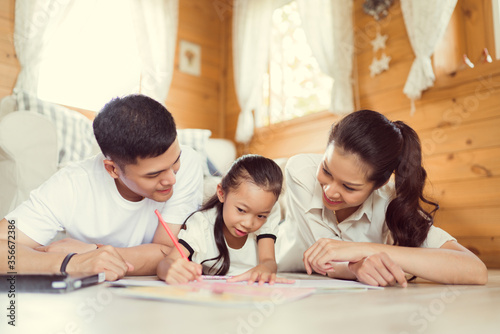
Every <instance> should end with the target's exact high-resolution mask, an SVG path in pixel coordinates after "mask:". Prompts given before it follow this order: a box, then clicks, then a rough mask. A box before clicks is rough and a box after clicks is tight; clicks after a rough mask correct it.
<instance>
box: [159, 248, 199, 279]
mask: <svg viewBox="0 0 500 334" xmlns="http://www.w3.org/2000/svg"><path fill="white" fill-rule="evenodd" d="M180 246H181V249H182V251H183V252H184V254H186V256H189V251H188V250H187V249H186V248H185V247H184V246H183V245H180ZM156 274H157V276H158V278H160V279H161V280H164V281H165V282H167V283H168V284H182V283H188V282H190V281H194V280H201V274H202V266H201V265H200V264H198V263H194V262H192V261H189V260H186V259H184V258H182V256H181V254H180V253H179V251H178V250H177V248H172V249H171V250H170V253H168V255H167V256H166V257H165V258H164V259H163V260H161V261H160V262H159V263H158V267H157V270H156Z"/></svg>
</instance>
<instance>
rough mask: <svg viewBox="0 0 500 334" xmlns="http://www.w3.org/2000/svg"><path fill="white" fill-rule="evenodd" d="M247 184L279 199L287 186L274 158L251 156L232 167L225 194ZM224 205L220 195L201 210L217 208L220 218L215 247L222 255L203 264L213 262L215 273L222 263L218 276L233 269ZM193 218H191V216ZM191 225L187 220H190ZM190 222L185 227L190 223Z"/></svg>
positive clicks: (241, 159)
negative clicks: (226, 234)
mask: <svg viewBox="0 0 500 334" xmlns="http://www.w3.org/2000/svg"><path fill="white" fill-rule="evenodd" d="M243 182H252V183H253V184H255V185H257V186H258V187H260V188H261V189H263V190H265V191H270V192H272V193H273V194H274V195H275V196H276V200H278V198H279V196H280V194H281V187H282V185H283V173H282V172H281V169H280V167H279V166H278V165H277V164H276V163H275V162H274V161H273V160H271V159H268V158H265V157H263V156H260V155H255V154H249V155H244V156H242V157H240V158H238V159H237V160H236V161H235V162H234V163H233V164H232V166H231V168H230V169H229V171H228V172H227V174H226V175H225V176H224V177H223V178H222V180H221V187H222V190H223V191H224V194H225V195H226V194H228V193H229V192H230V191H233V190H236V189H238V187H239V185H240V184H241V183H243ZM223 207H224V203H221V202H220V201H219V198H218V197H217V194H215V195H213V196H212V197H211V198H210V199H209V200H208V201H207V202H206V203H205V204H203V206H202V207H201V208H200V210H199V211H206V210H209V209H212V208H217V217H216V219H215V224H214V236H215V244H216V245H217V249H218V250H219V255H218V256H216V257H214V258H211V259H206V260H204V261H202V262H201V263H202V264H203V263H204V262H206V261H213V260H215V263H214V264H213V265H212V267H211V268H210V271H212V270H213V269H214V268H217V266H218V265H219V263H220V267H219V269H217V272H216V273H215V275H225V274H227V272H228V270H229V266H230V259H229V250H228V249H227V245H226V239H225V238H224V232H223V231H224V217H223V215H222V209H223ZM188 219H189V217H188ZM186 222H187V220H186ZM186 222H185V223H184V224H186Z"/></svg>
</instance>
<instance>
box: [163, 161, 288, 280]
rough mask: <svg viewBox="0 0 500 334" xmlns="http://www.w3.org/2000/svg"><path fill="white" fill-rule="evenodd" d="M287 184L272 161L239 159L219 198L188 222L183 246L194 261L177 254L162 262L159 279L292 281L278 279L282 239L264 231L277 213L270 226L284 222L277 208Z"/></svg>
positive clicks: (220, 187)
mask: <svg viewBox="0 0 500 334" xmlns="http://www.w3.org/2000/svg"><path fill="white" fill-rule="evenodd" d="M282 183H283V175H282V172H281V169H280V168H279V166H278V165H277V164H276V163H275V162H274V161H272V160H271V159H267V158H264V157H262V156H258V155H246V156H243V157H241V158H239V159H237V160H236V161H235V162H234V163H233V165H232V166H231V168H230V169H229V171H228V172H227V174H226V175H225V176H224V177H223V178H222V181H221V183H220V184H218V185H217V192H216V194H215V195H214V196H213V197H212V198H211V199H209V200H208V201H207V203H205V204H204V205H203V207H202V208H201V209H200V210H199V211H197V212H195V213H194V214H193V215H191V216H190V217H188V219H187V220H186V222H185V224H184V226H183V229H181V231H180V232H179V235H178V238H179V243H180V244H181V248H182V249H183V251H184V253H185V254H186V255H187V256H188V257H189V259H190V260H191V262H189V261H187V260H185V259H183V258H182V257H181V255H180V253H179V252H178V251H177V249H172V251H171V252H170V253H169V254H168V256H167V257H166V258H165V259H163V260H162V261H161V262H160V263H159V265H158V270H157V274H158V277H159V278H160V279H163V280H165V281H166V282H167V283H169V284H178V283H186V282H188V281H192V280H199V279H200V276H201V275H202V273H203V274H209V275H239V276H235V277H233V278H232V279H230V281H233V282H236V281H244V280H246V281H248V282H249V284H250V283H253V282H257V281H258V282H259V284H263V283H265V282H269V283H270V284H273V283H274V282H286V281H287V280H284V279H279V278H276V271H277V266H276V260H275V257H274V241H275V239H276V237H275V236H274V235H273V234H270V233H266V232H267V231H269V230H270V228H267V229H265V228H264V227H263V225H264V223H266V220H268V217H269V216H270V215H271V213H273V217H272V218H270V220H271V219H273V222H268V223H267V224H266V225H268V224H273V223H275V222H276V225H277V222H278V221H279V207H278V206H277V205H276V208H275V209H273V208H274V207H275V204H276V201H277V200H278V197H279V195H280V193H281V187H282ZM274 220H275V221H274ZM261 227H263V228H262V229H261ZM257 241H258V243H259V247H258V248H257Z"/></svg>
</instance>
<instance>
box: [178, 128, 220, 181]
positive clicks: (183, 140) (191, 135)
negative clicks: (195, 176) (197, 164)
mask: <svg viewBox="0 0 500 334" xmlns="http://www.w3.org/2000/svg"><path fill="white" fill-rule="evenodd" d="M211 135H212V131H210V130H207V129H177V137H178V138H179V144H181V145H186V146H190V147H192V148H193V149H194V150H195V151H196V152H198V153H199V154H200V155H201V159H202V161H203V174H204V175H205V176H208V175H210V171H209V169H208V162H207V159H208V157H207V148H206V147H207V142H208V138H210V136H211Z"/></svg>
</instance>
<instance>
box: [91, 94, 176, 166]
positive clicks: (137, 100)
mask: <svg viewBox="0 0 500 334" xmlns="http://www.w3.org/2000/svg"><path fill="white" fill-rule="evenodd" d="M93 128H94V135H95V137H96V140H97V143H98V144H99V147H100V148H101V151H102V153H103V154H104V155H105V156H106V157H109V158H110V159H112V160H113V161H115V162H116V163H117V164H118V165H119V166H120V167H121V168H123V167H124V166H125V165H127V164H135V163H136V162H137V158H149V157H157V156H159V155H161V154H163V153H165V151H167V149H168V148H169V147H170V145H172V143H173V142H174V141H175V138H176V137H177V130H176V127H175V121H174V119H173V117H172V115H171V114H170V112H169V111H168V110H167V109H166V108H165V107H164V106H163V105H162V104H161V103H159V102H157V101H155V100H153V99H152V98H150V97H147V96H145V95H140V94H133V95H128V96H125V97H117V98H115V99H113V100H111V101H110V102H108V103H107V104H106V105H105V106H104V107H103V108H102V110H101V111H100V112H99V114H97V116H96V118H95V119H94V122H93Z"/></svg>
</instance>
